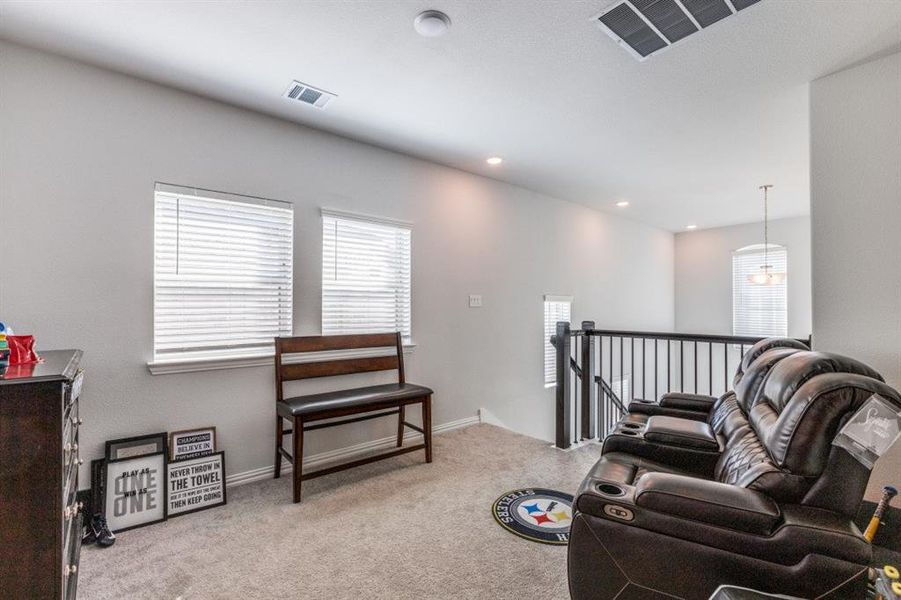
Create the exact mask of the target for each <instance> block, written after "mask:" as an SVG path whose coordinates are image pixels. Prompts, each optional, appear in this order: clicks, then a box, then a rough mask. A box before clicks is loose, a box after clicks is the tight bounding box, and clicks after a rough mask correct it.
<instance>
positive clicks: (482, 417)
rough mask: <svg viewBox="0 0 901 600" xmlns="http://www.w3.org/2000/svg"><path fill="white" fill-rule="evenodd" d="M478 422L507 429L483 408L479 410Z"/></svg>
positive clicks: (491, 413)
mask: <svg viewBox="0 0 901 600" xmlns="http://www.w3.org/2000/svg"><path fill="white" fill-rule="evenodd" d="M479 421H480V422H482V423H486V424H488V425H495V426H497V427H503V428H504V429H509V427H507V426H506V425H504V424H503V423H502V422H501V420H500V419H498V418H497V417H496V416H495V415H494V413H493V412H491V411H490V410H488V409H487V408H484V407H483V408H480V409H479Z"/></svg>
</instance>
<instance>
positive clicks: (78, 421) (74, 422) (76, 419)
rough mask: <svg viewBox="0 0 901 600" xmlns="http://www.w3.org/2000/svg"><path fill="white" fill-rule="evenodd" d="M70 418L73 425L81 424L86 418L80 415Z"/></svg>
mask: <svg viewBox="0 0 901 600" xmlns="http://www.w3.org/2000/svg"><path fill="white" fill-rule="evenodd" d="M69 420H70V421H72V424H73V425H81V424H83V423H84V419H82V418H80V417H69Z"/></svg>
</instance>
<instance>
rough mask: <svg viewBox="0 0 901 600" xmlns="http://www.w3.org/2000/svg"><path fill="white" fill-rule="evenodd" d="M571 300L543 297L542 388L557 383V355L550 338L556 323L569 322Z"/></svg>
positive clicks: (567, 297)
mask: <svg viewBox="0 0 901 600" xmlns="http://www.w3.org/2000/svg"><path fill="white" fill-rule="evenodd" d="M572 304H573V299H572V298H571V297H569V296H545V297H544V386H545V387H552V386H554V385H556V383H557V354H556V350H555V348H554V346H553V345H551V336H552V335H554V334H555V333H557V321H570V320H571V318H572V317H571V313H572Z"/></svg>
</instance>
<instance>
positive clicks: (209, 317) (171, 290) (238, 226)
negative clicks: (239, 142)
mask: <svg viewBox="0 0 901 600" xmlns="http://www.w3.org/2000/svg"><path fill="white" fill-rule="evenodd" d="M293 241H294V211H293V207H292V205H291V204H288V203H286V202H277V201H274V200H261V199H255V198H248V197H246V196H237V195H232V194H223V193H219V192H209V191H205V190H196V189H188V188H180V187H176V186H170V185H164V184H157V187H156V192H155V219H154V290H153V292H154V293H153V354H154V361H155V362H156V361H169V360H183V359H212V358H228V357H232V356H253V355H259V354H266V353H268V352H270V351H271V349H272V347H273V339H274V338H275V337H276V336H287V335H291V317H292V315H291V311H292V276H293V270H292V269H293V267H292V262H293V261H292V256H293Z"/></svg>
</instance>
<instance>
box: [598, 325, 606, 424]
mask: <svg viewBox="0 0 901 600" xmlns="http://www.w3.org/2000/svg"><path fill="white" fill-rule="evenodd" d="M598 377H600V378H601V381H603V379H604V336H602V335H601V336H598ZM595 396H596V397H597V403H598V414H597V415H595V417H596V421H597V429H598V431H597V433H598V437H599V438H603V437H606V435H607V430H606V429H605V428H604V412H605V411H604V405H603V403H602V400H603V399H604V393H603V390H602V388H601V382H600V381H598V382H597V388H596V389H595Z"/></svg>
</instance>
